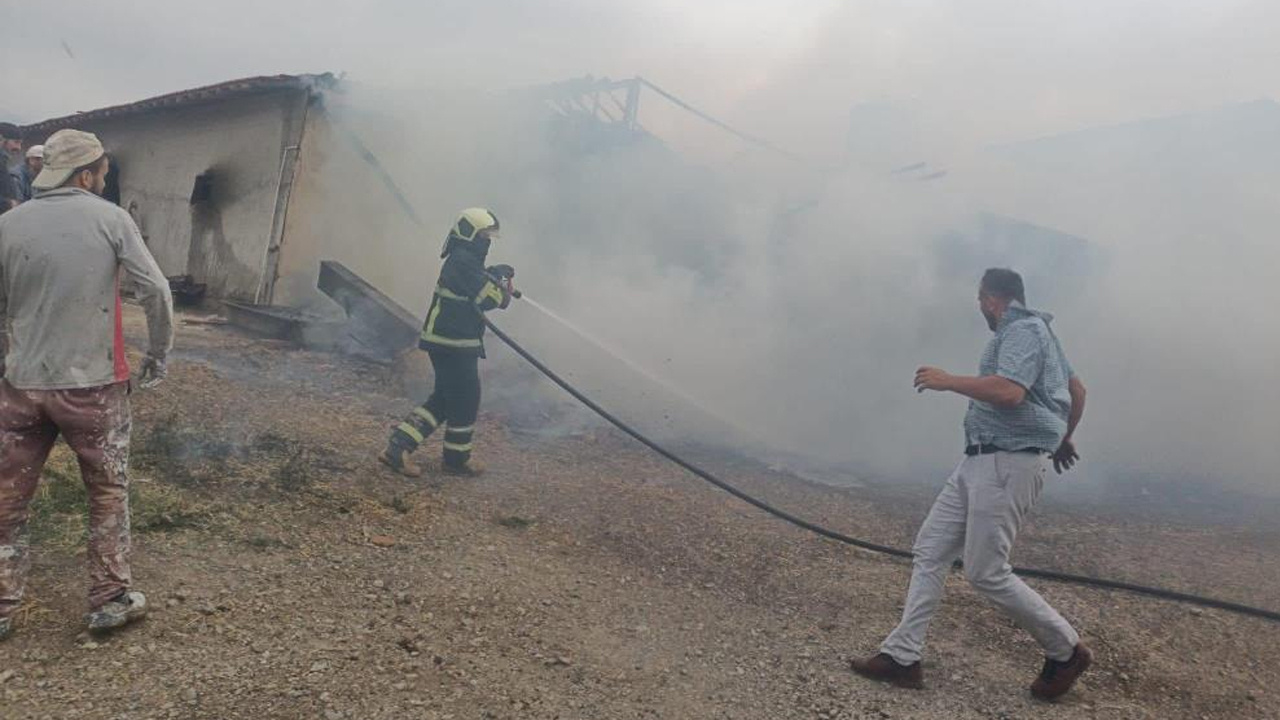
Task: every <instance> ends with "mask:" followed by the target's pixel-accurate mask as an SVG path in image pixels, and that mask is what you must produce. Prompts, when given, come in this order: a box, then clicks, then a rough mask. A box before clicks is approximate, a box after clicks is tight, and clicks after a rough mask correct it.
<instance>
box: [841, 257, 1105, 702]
mask: <svg viewBox="0 0 1280 720" xmlns="http://www.w3.org/2000/svg"><path fill="white" fill-rule="evenodd" d="M978 306H979V309H980V310H981V312H982V315H983V317H985V318H986V320H987V326H988V327H990V329H991V331H992V332H994V333H995V336H994V337H993V338H992V339H991V342H989V343H988V344H987V348H986V350H985V351H984V352H983V354H982V361H981V363H980V364H979V368H978V375H977V376H961V375H952V374H950V373H947V372H945V371H943V370H940V369H938V368H934V367H922V368H920V369H919V370H917V371H916V378H915V387H916V389H917V390H918V391H919V392H924V391H925V390H936V391H949V392H955V393H959V394H961V395H964V396H966V397H968V398H969V411H968V413H967V414H966V415H965V419H964V433H965V457H964V460H962V461H961V463H960V465H959V466H958V467H957V468H956V470H955V472H953V473H952V475H951V477H950V478H949V479H948V480H947V483H946V485H945V486H944V487H943V489H942V492H941V493H940V494H939V495H938V499H937V500H936V501H934V504H933V508H932V509H931V510H930V511H929V516H928V517H927V518H926V519H925V521H924V525H923V526H921V528H920V532H919V534H918V535H917V536H916V542H915V546H914V548H913V549H912V552H913V555H914V567H913V570H912V573H911V587H910V589H909V590H908V591H907V601H906V604H905V606H904V608H903V612H902V621H901V623H899V625H898V627H897V628H895V629H894V631H893V632H892V633H890V634H889V637H888V638H886V639H885V641H884V643H883V644H881V646H880V652H879V653H878V654H876V655H874V656H872V657H869V658H865V659H856V660H853V661H852V663H851V664H852V667H853V670H854V671H855V672H857V673H858V674H860V675H864V676H866V677H869V678H872V679H875V680H883V681H886V682H890V683H893V684H895V685H898V686H901V687H911V688H920V687H923V686H924V675H923V672H922V670H921V666H920V657H921V653H922V652H923V651H924V643H925V634H926V632H927V631H928V628H929V620H930V619H931V618H932V616H933V613H934V611H935V610H936V609H937V608H938V604H939V603H940V602H941V600H942V592H943V585H944V582H945V580H946V575H947V571H948V570H949V569H950V568H951V565H952V564H953V563H954V562H955V561H956V560H957V559H962V560H963V562H964V573H965V577H966V578H967V579H968V580H969V582H970V583H971V584H972V585H973V587H974V588H975V589H976V590H977V591H978V592H979V593H981V594H982V595H984V596H985V597H986V598H987V599H988V600H990V601H991V602H992V603H994V604H995V605H996V606H997V607H999V608H1000V609H1001V610H1003V611H1004V612H1005V613H1006V614H1008V615H1009V616H1010V617H1011V618H1012V619H1013V620H1014V621H1015V622H1017V623H1018V625H1019V626H1020V627H1022V628H1023V629H1024V630H1026V631H1027V632H1029V633H1031V635H1032V636H1033V637H1034V638H1035V639H1036V640H1037V641H1038V642H1039V643H1040V645H1041V646H1042V647H1043V648H1044V651H1045V656H1046V657H1045V663H1044V667H1043V669H1042V670H1041V672H1040V675H1039V677H1037V678H1036V680H1035V681H1034V682H1033V683H1032V684H1031V693H1032V695H1034V696H1036V697H1037V698H1040V699H1043V700H1053V699H1056V698H1057V697H1059V696H1061V695H1062V694H1063V693H1065V692H1067V691H1068V690H1070V689H1071V686H1072V685H1073V684H1074V683H1075V681H1076V679H1077V678H1078V677H1080V675H1081V674H1082V673H1083V672H1084V671H1085V670H1086V669H1087V668H1088V667H1089V663H1090V662H1091V661H1092V657H1093V656H1092V654H1091V653H1090V652H1089V648H1087V647H1085V645H1084V644H1083V643H1081V642H1080V636H1079V635H1078V634H1077V633H1076V631H1075V630H1074V629H1073V628H1072V627H1071V625H1069V624H1068V623H1067V621H1066V620H1064V619H1063V618H1062V616H1061V615H1059V614H1058V612H1057V611H1056V610H1054V609H1053V608H1052V607H1050V606H1049V604H1048V603H1047V602H1045V600H1044V598H1042V597H1040V595H1039V594H1038V593H1036V591H1035V590H1032V589H1031V588H1030V587H1028V586H1027V585H1026V583H1024V582H1022V580H1021V579H1019V578H1018V576H1016V575H1014V574H1013V570H1012V568H1011V567H1010V565H1009V551H1010V550H1011V549H1012V548H1013V542H1014V539H1015V538H1016V537H1017V534H1018V528H1019V527H1020V526H1021V525H1022V521H1023V520H1024V519H1025V518H1026V516H1027V515H1028V514H1029V513H1030V512H1031V510H1032V509H1033V508H1034V507H1035V504H1036V500H1038V499H1039V497H1040V491H1041V489H1042V488H1043V487H1044V478H1045V475H1046V474H1047V473H1048V465H1049V461H1050V460H1052V462H1053V466H1054V469H1055V470H1056V471H1057V472H1058V473H1061V472H1062V471H1063V470H1068V469H1070V468H1071V467H1072V466H1073V465H1074V464H1075V462H1076V461H1077V460H1078V459H1079V455H1078V454H1077V453H1076V449H1075V444H1074V442H1073V440H1072V435H1073V433H1074V432H1075V429H1076V426H1077V425H1078V424H1079V423H1080V418H1081V416H1082V415H1083V414H1084V397H1085V390H1084V384H1083V383H1081V382H1080V378H1079V377H1077V376H1076V375H1075V374H1074V373H1073V372H1072V370H1071V365H1070V364H1069V363H1068V362H1067V358H1066V355H1065V354H1064V353H1063V351H1062V345H1061V344H1060V343H1059V342H1058V338H1057V336H1055V335H1054V333H1053V331H1052V330H1051V329H1050V328H1049V323H1050V321H1051V320H1052V319H1053V317H1052V316H1051V315H1049V314H1047V313H1042V312H1037V311H1035V310H1029V309H1027V306H1026V294H1025V291H1024V289H1023V284H1022V277H1021V276H1020V275H1018V273H1016V272H1014V271H1012V270H1007V269H1003V268H992V269H990V270H987V271H986V273H985V274H984V275H983V276H982V282H981V283H980V284H979V288H978Z"/></svg>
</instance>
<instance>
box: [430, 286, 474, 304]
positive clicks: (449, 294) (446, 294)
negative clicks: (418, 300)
mask: <svg viewBox="0 0 1280 720" xmlns="http://www.w3.org/2000/svg"><path fill="white" fill-rule="evenodd" d="M436 294H437V295H439V296H440V297H442V298H444V299H446V300H462V301H464V302H471V298H469V297H467V296H465V295H459V294H458V293H456V292H454V291H452V290H450V289H449V288H447V287H445V286H443V285H437V286H436Z"/></svg>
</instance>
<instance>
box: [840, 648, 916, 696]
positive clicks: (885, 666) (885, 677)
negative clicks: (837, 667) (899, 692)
mask: <svg viewBox="0 0 1280 720" xmlns="http://www.w3.org/2000/svg"><path fill="white" fill-rule="evenodd" d="M849 668H850V669H852V670H853V671H854V672H856V673H858V674H859V675H861V676H862V677H865V678H871V679H872V680H879V681H880V682H887V683H889V684H891V685H897V686H898V687H900V688H910V689H912V690H920V689H922V688H923V687H924V669H923V668H921V667H920V662H919V661H918V660H917V661H916V662H913V663H911V664H910V665H901V664H899V663H898V661H897V660H894V659H893V658H892V657H891V656H890V655H889V654H888V653H880V654H878V655H872V656H871V657H869V658H865V659H864V658H854V659H852V660H850V661H849Z"/></svg>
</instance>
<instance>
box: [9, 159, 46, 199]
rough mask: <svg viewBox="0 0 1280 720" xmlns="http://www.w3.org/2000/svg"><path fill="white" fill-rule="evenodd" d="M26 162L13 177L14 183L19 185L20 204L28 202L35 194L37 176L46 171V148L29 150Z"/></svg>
mask: <svg viewBox="0 0 1280 720" xmlns="http://www.w3.org/2000/svg"><path fill="white" fill-rule="evenodd" d="M26 158H27V159H26V162H24V163H23V164H22V167H21V168H19V169H18V172H17V173H16V174H14V175H13V181H14V183H16V184H17V190H18V202H26V201H28V200H30V199H31V198H32V196H33V195H34V194H35V187H34V186H33V185H32V183H34V182H35V180H36V176H37V175H39V174H40V171H41V170H43V169H44V146H43V145H32V146H31V147H29V148H27V153H26Z"/></svg>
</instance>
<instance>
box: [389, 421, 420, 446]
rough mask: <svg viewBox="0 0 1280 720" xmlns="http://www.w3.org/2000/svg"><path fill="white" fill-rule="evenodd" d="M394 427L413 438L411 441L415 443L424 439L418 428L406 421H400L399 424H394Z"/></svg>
mask: <svg viewBox="0 0 1280 720" xmlns="http://www.w3.org/2000/svg"><path fill="white" fill-rule="evenodd" d="M396 429H397V430H399V431H400V432H402V433H404V434H405V435H408V436H409V437H411V438H413V441H414V442H416V443H421V442H422V441H423V440H425V439H426V438H424V437H423V436H422V433H421V432H419V431H418V428H416V427H414V426H412V425H410V424H409V423H407V422H402V423H400V424H399V425H397V426H396Z"/></svg>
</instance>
